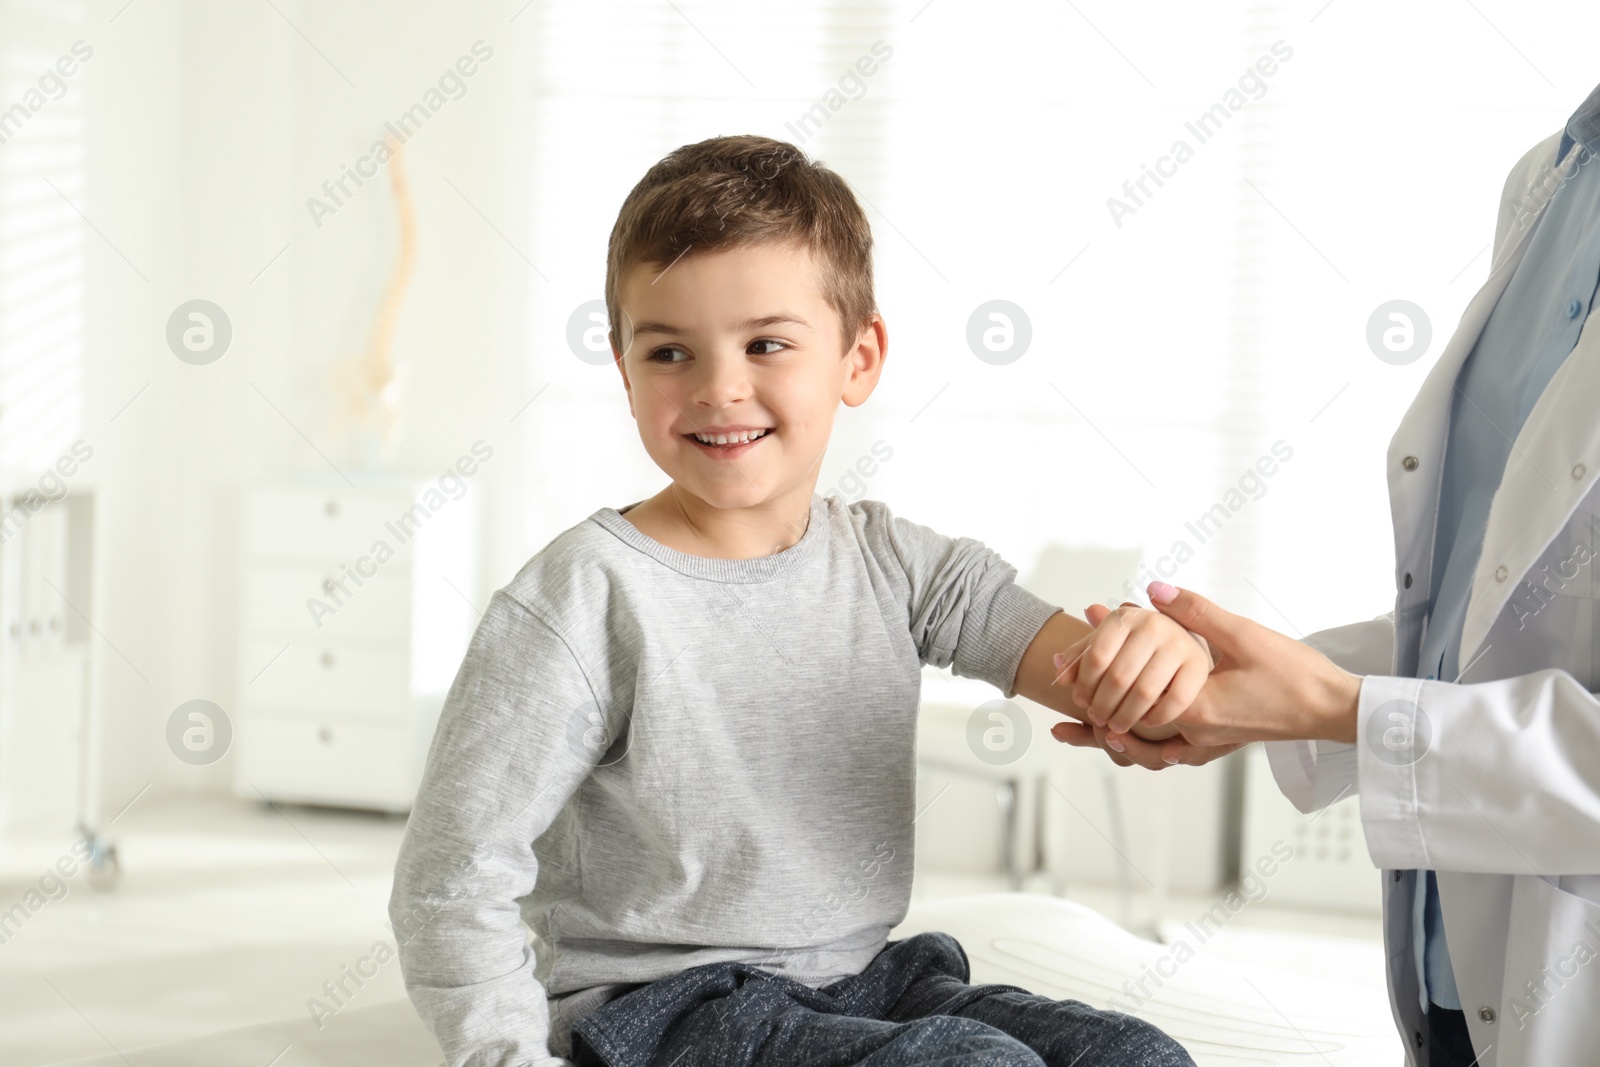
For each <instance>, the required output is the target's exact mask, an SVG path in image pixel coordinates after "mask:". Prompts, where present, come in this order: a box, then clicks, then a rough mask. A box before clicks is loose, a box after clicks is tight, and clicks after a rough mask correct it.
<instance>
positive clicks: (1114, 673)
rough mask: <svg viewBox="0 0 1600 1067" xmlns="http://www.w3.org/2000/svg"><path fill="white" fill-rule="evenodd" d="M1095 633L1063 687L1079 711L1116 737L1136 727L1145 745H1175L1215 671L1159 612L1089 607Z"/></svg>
mask: <svg viewBox="0 0 1600 1067" xmlns="http://www.w3.org/2000/svg"><path fill="white" fill-rule="evenodd" d="M1084 615H1085V618H1087V619H1088V621H1089V622H1090V623H1092V624H1093V625H1094V626H1095V627H1096V629H1095V631H1094V633H1092V634H1090V635H1089V636H1088V637H1087V638H1085V639H1084V642H1083V644H1082V646H1081V647H1080V648H1078V649H1074V650H1072V652H1073V653H1075V654H1076V658H1073V655H1072V654H1069V655H1068V656H1067V658H1066V666H1065V669H1064V670H1063V671H1062V674H1061V676H1060V677H1059V678H1057V684H1068V683H1070V684H1071V685H1072V686H1073V703H1075V704H1077V705H1078V706H1079V707H1080V708H1083V709H1084V714H1085V716H1086V717H1087V718H1088V719H1089V720H1090V721H1091V722H1093V723H1094V724H1095V725H1097V726H1104V727H1105V728H1106V729H1107V730H1109V731H1110V732H1111V733H1112V734H1113V735H1115V734H1125V733H1128V732H1129V731H1132V730H1133V728H1134V727H1135V725H1137V726H1138V730H1137V732H1136V736H1138V737H1143V738H1145V739H1146V740H1161V739H1164V738H1168V737H1172V736H1173V735H1175V734H1176V733H1177V732H1178V728H1177V727H1176V726H1174V725H1172V723H1173V720H1175V719H1176V718H1177V717H1178V716H1179V715H1181V714H1183V712H1184V710H1185V709H1186V708H1188V706H1189V704H1190V702H1191V701H1193V700H1194V698H1195V696H1196V694H1198V693H1199V692H1200V689H1201V687H1202V686H1203V685H1205V681H1206V677H1207V676H1208V675H1209V674H1210V673H1211V668H1212V666H1213V663H1212V660H1211V656H1210V654H1209V652H1208V651H1207V650H1206V649H1205V648H1203V647H1202V646H1201V644H1200V643H1199V641H1198V640H1197V639H1196V638H1195V637H1194V636H1193V635H1192V634H1190V633H1189V631H1187V630H1185V629H1184V628H1183V627H1181V626H1179V625H1178V624H1177V623H1175V622H1173V621H1172V620H1171V619H1169V618H1167V617H1166V616H1165V615H1162V614H1161V613H1160V612H1157V611H1149V610H1144V609H1141V608H1138V607H1136V606H1134V605H1129V604H1124V605H1123V606H1122V607H1120V608H1117V609H1116V610H1115V611H1112V610H1110V609H1108V608H1106V607H1104V606H1102V605H1099V604H1096V605H1093V606H1091V607H1090V608H1089V609H1088V611H1086V612H1085V613H1084Z"/></svg>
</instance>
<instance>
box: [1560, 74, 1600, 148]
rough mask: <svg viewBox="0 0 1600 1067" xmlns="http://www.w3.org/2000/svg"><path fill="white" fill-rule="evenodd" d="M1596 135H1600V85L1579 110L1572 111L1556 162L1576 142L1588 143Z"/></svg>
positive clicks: (1562, 136)
mask: <svg viewBox="0 0 1600 1067" xmlns="http://www.w3.org/2000/svg"><path fill="white" fill-rule="evenodd" d="M1596 137H1600V86H1596V87H1595V90H1594V92H1592V93H1590V94H1589V99H1587V100H1585V101H1584V102H1583V103H1581V104H1579V105H1578V110H1576V111H1574V112H1573V113H1572V117H1571V118H1570V119H1568V120H1567V128H1566V131H1565V132H1564V133H1562V135H1561V149H1560V150H1559V151H1558V152H1557V153H1556V162H1557V163H1559V162H1561V161H1562V160H1563V159H1565V158H1566V156H1567V151H1568V150H1569V149H1571V148H1572V146H1573V145H1574V144H1588V143H1589V142H1590V141H1593V140H1594V139H1595V138H1596Z"/></svg>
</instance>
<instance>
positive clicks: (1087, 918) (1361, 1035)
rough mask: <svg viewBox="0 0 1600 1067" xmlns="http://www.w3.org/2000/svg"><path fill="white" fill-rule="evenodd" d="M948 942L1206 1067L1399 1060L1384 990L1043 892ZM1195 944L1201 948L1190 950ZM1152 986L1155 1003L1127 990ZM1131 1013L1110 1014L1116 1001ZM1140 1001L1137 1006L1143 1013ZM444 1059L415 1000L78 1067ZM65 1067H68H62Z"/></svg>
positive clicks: (931, 917) (917, 927)
mask: <svg viewBox="0 0 1600 1067" xmlns="http://www.w3.org/2000/svg"><path fill="white" fill-rule="evenodd" d="M925 930H942V931H944V932H946V933H949V934H951V935H952V936H954V937H955V938H956V940H958V941H959V942H961V945H962V947H963V948H964V949H965V950H966V952H967V956H968V959H969V960H970V961H971V963H972V976H971V980H972V981H973V982H975V983H977V982H1005V983H1009V984H1012V985H1019V986H1022V987H1023V988H1025V989H1028V990H1029V991H1031V992H1035V993H1041V994H1044V995H1046V996H1050V997H1055V998H1058V999H1062V998H1072V999H1076V1000H1082V1001H1085V1002H1087V1003H1089V1004H1092V1005H1094V1006H1096V1007H1107V1006H1116V1007H1119V1008H1124V1009H1125V1008H1126V1007H1128V1006H1134V1007H1136V1008H1137V1010H1136V1012H1135V1014H1138V1015H1140V1016H1142V1017H1143V1018H1146V1019H1148V1020H1150V1021H1151V1022H1153V1023H1155V1024H1157V1025H1158V1026H1160V1027H1162V1029H1164V1030H1166V1031H1167V1032H1168V1033H1170V1034H1172V1035H1173V1036H1174V1037H1176V1038H1177V1039H1178V1040H1179V1041H1180V1042H1182V1043H1183V1045H1184V1046H1185V1047H1186V1048H1188V1050H1189V1052H1190V1054H1191V1055H1192V1056H1193V1057H1194V1059H1195V1062H1196V1063H1198V1064H1199V1065H1200V1067H1244V1065H1269V1064H1291V1065H1294V1064H1306V1065H1310V1064H1322V1065H1325V1067H1346V1065H1350V1067H1356V1065H1361V1067H1369V1065H1372V1064H1385V1063H1388V1064H1394V1063H1399V1062H1401V1061H1400V1050H1399V1044H1398V1039H1397V1038H1396V1037H1395V1033H1394V1028H1393V1024H1392V1023H1391V1022H1390V1018H1389V1007H1388V1001H1387V999H1386V994H1385V992H1384V987H1383V977H1382V975H1381V974H1379V973H1376V972H1374V973H1373V974H1372V975H1370V976H1369V977H1368V979H1367V980H1366V981H1363V982H1360V983H1351V982H1340V981H1337V980H1334V979H1329V978H1327V977H1319V976H1318V973H1317V972H1318V965H1317V962H1316V961H1315V960H1298V961H1296V960H1285V961H1283V964H1282V965H1281V966H1263V965H1253V966H1252V967H1250V968H1248V969H1246V968H1243V967H1241V966H1239V965H1238V964H1235V963H1231V962H1229V961H1227V960H1222V959H1218V958H1216V954H1215V953H1210V954H1208V953H1207V952H1206V950H1205V949H1204V948H1203V947H1200V946H1198V945H1195V946H1194V947H1196V948H1197V949H1198V951H1197V952H1196V953H1195V955H1194V956H1193V957H1192V958H1190V959H1188V960H1187V962H1185V963H1183V964H1181V965H1177V966H1174V965H1173V957H1174V948H1175V946H1163V945H1159V944H1156V943H1154V942H1150V941H1145V940H1143V939H1141V938H1138V937H1135V936H1133V935H1132V934H1129V933H1127V932H1125V931H1124V930H1122V928H1121V927H1118V926H1117V925H1116V924H1114V923H1112V922H1111V921H1110V920H1108V919H1106V918H1104V917H1103V916H1101V915H1099V914H1098V913H1096V912H1094V911H1091V910H1090V909H1088V908H1085V907H1083V906H1082V905H1079V904H1074V903H1071V902H1069V901H1066V900H1062V899H1060V898H1057V897H1051V896H1045V895H1041V894H1031V893H990V894H983V895H974V896H966V897H952V898H946V899H942V900H937V901H934V902H930V903H914V904H913V905H912V907H911V910H910V913H909V914H908V915H907V917H906V921H905V922H904V923H902V924H901V925H900V926H898V927H896V928H895V930H894V931H893V933H892V934H891V935H890V936H891V938H892V939H894V940H900V939H903V938H906V937H910V936H911V935H912V934H915V933H920V932H922V931H925ZM1191 942H1192V939H1191ZM1163 957H1167V961H1166V962H1163ZM1157 969H1159V970H1160V971H1162V972H1167V973H1169V974H1170V977H1162V978H1161V983H1162V984H1161V987H1160V988H1159V989H1158V988H1156V986H1155V984H1154V982H1153V981H1152V980H1150V979H1148V978H1147V979H1146V984H1145V990H1146V991H1148V992H1152V993H1154V996H1152V997H1150V998H1149V999H1148V1000H1143V999H1142V997H1141V996H1140V995H1139V994H1135V997H1129V995H1128V994H1127V993H1126V992H1124V991H1123V983H1124V981H1127V980H1130V979H1131V980H1134V981H1137V980H1138V979H1139V978H1140V977H1141V976H1144V975H1148V974H1151V973H1155V972H1156V970H1157ZM1114 997H1116V998H1120V1000H1121V1001H1122V1003H1121V1004H1118V1005H1111V1004H1110V1002H1111V1000H1112V998H1114ZM1136 1000H1137V1001H1138V1002H1137V1003H1135V1001H1136ZM440 1061H441V1057H440V1053H439V1048H438V1046H437V1045H435V1044H434V1042H433V1039H432V1038H431V1037H429V1036H428V1033H427V1031H426V1030H424V1029H423V1027H422V1023H421V1021H420V1020H419V1019H418V1018H417V1016H416V1014H415V1012H413V1011H412V1009H411V1005H410V1002H409V1001H406V1000H404V999H398V1000H391V1001H389V1002H387V1003H381V1004H375V1005H372V1006H370V1007H362V1008H355V1007H352V1008H351V1009H350V1010H349V1011H345V1012H340V1013H339V1014H338V1015H336V1016H334V1017H332V1018H330V1019H328V1020H326V1022H325V1025H324V1026H323V1028H322V1029H321V1030H318V1029H316V1027H315V1025H314V1024H313V1023H312V1022H311V1020H310V1019H309V1018H307V1017H306V1016H304V1015H302V1016H300V1017H298V1018H295V1019H290V1020H284V1021H280V1022H268V1023H262V1024H258V1025H254V1026H248V1027H242V1028H239V1029H235V1030H229V1031H225V1032H222V1033H217V1034H211V1035H207V1036H205V1037H200V1038H194V1039H192V1040H188V1041H183V1042H179V1043H176V1044H170V1045H162V1046H159V1047H149V1048H144V1049H124V1050H123V1051H122V1054H116V1053H111V1054H108V1055H105V1056H99V1057H94V1058H91V1059H79V1060H72V1061H70V1063H71V1064H72V1065H73V1067H158V1065H159V1067H216V1065H217V1064H260V1065H266V1064H269V1063H270V1064H272V1065H273V1067H370V1065H372V1064H384V1065H385V1067H438V1064H439V1063H440ZM52 1067H66V1063H65V1062H64V1063H62V1064H57V1065H52Z"/></svg>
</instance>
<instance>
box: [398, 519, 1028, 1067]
mask: <svg viewBox="0 0 1600 1067" xmlns="http://www.w3.org/2000/svg"><path fill="white" fill-rule="evenodd" d="M630 506H632V505H630ZM622 510H623V511H626V510H627V509H626V508H624V509H622ZM1015 578H1016V569H1015V568H1014V567H1012V566H1011V565H1010V564H1008V563H1006V562H1005V561H1004V560H1003V559H1001V558H1000V557H999V556H998V555H997V554H996V553H995V552H993V551H992V550H990V549H989V548H987V547H985V546H984V545H983V544H982V543H981V542H978V541H976V540H973V539H971V538H966V537H961V538H949V537H945V536H942V535H940V534H938V533H935V532H934V531H933V530H930V529H928V528H927V527H925V526H921V525H918V524H916V523H913V522H909V521H907V520H905V519H901V518H896V517H894V516H893V515H891V514H890V512H889V509H888V508H887V507H886V506H884V505H883V504H881V503H879V502H877V501H871V500H863V501H859V502H857V503H854V504H849V505H846V504H844V503H843V502H841V501H840V500H839V499H838V498H837V497H823V496H818V495H813V496H812V501H811V512H810V518H809V523H808V526H807V528H806V531H805V533H804V534H803V535H802V537H801V538H800V540H799V541H798V542H797V543H796V544H794V545H792V546H791V547H790V548H788V549H786V550H785V551H782V552H779V553H777V554H775V555H771V556H765V557H761V558H757V559H738V560H734V559H712V558H707V557H700V556H691V555H688V554H686V553H682V552H678V551H675V550H673V549H671V548H668V547H666V546H665V545H662V544H660V543H659V542H657V541H655V540H654V539H653V538H650V537H648V536H647V535H645V534H643V533H641V532H640V531H639V530H638V529H636V528H635V527H634V526H633V525H632V524H631V523H630V522H628V520H627V519H625V518H624V517H623V516H622V513H621V512H619V511H617V510H614V509H612V508H602V509H600V510H599V511H597V512H595V513H594V514H593V515H591V516H590V517H589V518H588V519H585V520H584V521H583V522H581V523H579V524H577V525H576V526H574V527H572V528H571V529H568V530H566V531H564V532H563V533H561V534H560V535H559V536H557V537H556V538H555V539H554V540H553V541H551V542H550V544H549V545H547V546H546V547H545V548H544V549H543V550H542V551H540V552H539V553H538V554H537V555H535V556H534V557H533V558H532V559H531V560H529V561H528V563H527V564H526V565H525V566H524V567H523V568H522V570H521V571H520V572H518V574H517V576H516V577H515V578H514V579H513V580H512V581H511V582H510V583H509V584H508V585H506V586H505V587H504V588H503V589H501V590H499V591H497V592H496V593H495V594H494V596H493V597H492V598H491V600H490V602H489V607H488V611H487V612H486V614H485V615H484V617H483V621H482V622H481V623H480V624H479V626H478V629H477V632H476V633H475V634H474V636H473V638H472V642H471V644H470V646H469V647H468V649H467V654H466V658H465V660H464V661H463V663H462V665H461V669H460V671H459V672H458V673H457V675H456V678H455V681H454V683H453V684H452V685H451V688H450V692H449V695H448V696H447V698H446V701H445V705H444V709H443V712H442V714H441V717H440V721H439V727H438V731H437V733H436V734H435V735H434V739H433V744H432V747H431V748H430V750H429V753H428V760H427V765H426V769H425V771H424V774H423V780H422V785H421V788H420V790H419V791H418V794H417V800H416V804H415V806H414V808H413V810H412V813H411V819H410V823H409V824H408V826H407V827H406V834H405V840H404V842H403V844H402V846H401V850H400V857H399V861H398V863H397V865H396V868H395V880H394V890H393V894H392V896H391V899H390V903H389V913H390V919H391V921H392V923H393V924H394V931H395V936H396V939H397V942H398V944H399V951H400V961H401V966H402V969H403V971H404V974H405V981H406V989H407V991H408V992H409V993H410V995H411V999H412V1001H413V1003H414V1004H415V1005H416V1008H417V1010H418V1012H419V1013H420V1014H421V1016H422V1018H423V1020H424V1021H425V1022H426V1023H427V1025H428V1027H429V1029H430V1030H431V1031H432V1032H433V1034H434V1036H435V1037H436V1038H437V1039H438V1041H439V1043H440V1045H441V1046H442V1047H443V1049H444V1051H445V1053H446V1057H447V1061H448V1063H449V1064H450V1067H526V1065H534V1067H549V1065H553V1064H560V1063H564V1062H565V1061H564V1060H562V1059H559V1058H557V1057H559V1056H565V1055H566V1054H567V1053H568V1051H569V1050H568V1046H567V1037H568V1033H567V1027H568V1026H569V1025H570V1023H571V1022H572V1021H573V1019H575V1018H576V1017H577V1016H578V1015H579V1014H581V1013H582V1012H583V1011H588V1010H593V1008H594V1007H596V1006H598V1005H599V1004H600V1003H603V1002H604V1001H605V1000H607V999H610V998H611V997H612V996H616V995H621V993H623V992H626V991H627V990H628V989H630V988H633V987H634V984H636V983H644V982H649V981H653V980H655V979H657V978H662V977H665V976H667V975H670V974H675V973H677V972H679V971H682V970H685V969H687V968H689V967H694V966H698V965H700V964H703V963H711V962H718V961H725V960H740V961H744V962H748V963H752V964H755V965H757V966H760V967H763V968H764V969H768V970H771V971H773V972H774V973H780V974H783V975H786V976H788V977H790V978H793V979H795V980H796V981H800V982H803V983H805V984H807V985H812V986H822V985H826V984H828V983H830V982H833V981H836V980H838V979H840V978H843V977H845V976H847V975H852V974H857V973H859V972H860V971H862V970H863V969H864V968H865V967H866V965H867V964H868V963H869V962H870V961H871V960H872V958H873V957H874V956H875V955H876V954H877V953H878V952H879V951H880V950H881V949H882V948H883V947H884V944H885V942H886V941H887V939H888V934H889V931H890V930H891V929H893V928H894V927H895V926H896V925H897V924H898V923H899V922H900V921H901V920H902V919H903V918H904V917H905V914H906V910H907V907H908V905H909V903H910V892H911V873H912V841H913V837H912V819H913V817H914V815H915V810H914V809H915V801H916V768H915V757H916V732H915V731H916V718H917V708H918V700H919V693H920V687H921V668H922V665H923V664H924V663H928V664H933V665H934V666H937V667H950V668H951V669H952V670H953V671H954V672H955V673H956V674H958V675H962V676H965V677H971V678H980V679H983V680H984V681H987V682H989V683H990V684H992V685H994V686H996V687H997V688H998V689H1000V690H1001V691H1002V692H1003V693H1004V694H1005V695H1006V696H1007V697H1010V696H1014V695H1015V691H1014V690H1013V689H1012V685H1013V682H1014V679H1015V675H1016V670H1017V665H1018V663H1019V662H1020V661H1021V658H1022V653H1023V651H1024V650H1025V649H1026V647H1027V646H1028V644H1029V642H1030V641H1032V639H1033V637H1034V636H1035V635H1036V634H1037V633H1038V631H1039V628H1040V627H1041V626H1042V625H1043V624H1044V622H1045V620H1046V619H1048V618H1049V616H1050V615H1051V614H1053V613H1054V612H1055V611H1056V610H1058V609H1057V608H1056V607H1054V606H1053V605H1051V604H1048V603H1046V602H1045V601H1043V600H1041V599H1039V598H1038V597H1036V596H1034V595H1033V594H1031V593H1029V592H1028V591H1026V590H1025V589H1023V588H1022V587H1020V586H1018V585H1016V584H1015ZM519 919H520V920H521V922H519ZM522 922H526V924H527V926H528V927H529V928H530V929H531V930H532V931H533V933H534V940H533V943H532V944H531V945H530V944H528V943H527V939H526V937H525V935H524V933H523V929H522ZM579 991H582V992H579ZM547 998H548V999H547ZM574 1005H578V1006H579V1007H574ZM552 1020H554V1025H552Z"/></svg>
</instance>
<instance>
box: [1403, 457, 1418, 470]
mask: <svg viewBox="0 0 1600 1067" xmlns="http://www.w3.org/2000/svg"><path fill="white" fill-rule="evenodd" d="M1400 466H1402V467H1404V468H1405V469H1406V470H1408V471H1414V470H1416V469H1417V457H1416V456H1407V457H1406V458H1405V459H1403V460H1401V461H1400Z"/></svg>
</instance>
